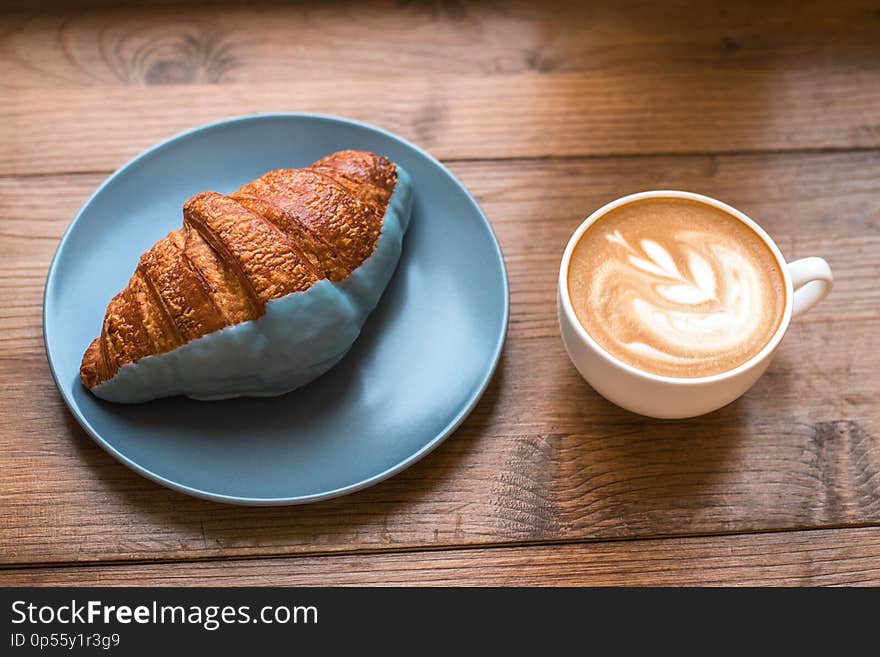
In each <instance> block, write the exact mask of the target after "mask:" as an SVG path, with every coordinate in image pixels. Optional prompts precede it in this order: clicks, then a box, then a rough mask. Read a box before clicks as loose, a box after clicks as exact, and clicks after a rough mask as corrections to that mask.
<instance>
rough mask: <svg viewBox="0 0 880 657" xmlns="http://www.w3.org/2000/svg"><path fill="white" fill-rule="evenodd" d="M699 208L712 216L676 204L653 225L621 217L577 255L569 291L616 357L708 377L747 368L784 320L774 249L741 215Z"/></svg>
mask: <svg viewBox="0 0 880 657" xmlns="http://www.w3.org/2000/svg"><path fill="white" fill-rule="evenodd" d="M633 205H638V203H635V204H633ZM695 205H696V206H697V207H698V208H703V207H706V208H708V210H709V213H710V216H708V217H701V216H699V213H697V215H698V216H697V218H696V219H695V218H694V217H692V216H689V215H687V214H683V213H682V212H681V210H682V208H681V207H677V208H673V210H676V212H674V213H673V214H672V215H670V216H665V215H666V214H668V213H661V214H663V216H662V217H659V218H658V217H654V219H652V220H651V221H646V220H645V218H644V217H643V216H641V215H640V214H635V215H633V213H632V212H630V213H621V212H620V211H619V210H618V211H615V212H613V213H611V214H610V215H608V216H607V217H606V218H603V219H602V220H601V221H600V222H599V223H598V224H597V225H596V226H595V227H594V228H592V229H590V230H589V231H588V232H587V234H586V235H585V236H584V238H582V240H581V242H579V243H578V245H577V248H576V249H575V253H574V254H573V258H572V265H571V269H570V275H569V291H570V293H571V296H572V303H573V305H574V306H575V312H576V313H577V315H578V319H580V320H581V322H582V323H583V324H584V327H585V328H586V329H587V331H588V332H589V333H590V334H591V335H592V336H593V337H594V338H596V339H597V341H598V342H599V343H600V345H601V346H602V347H603V348H605V349H607V350H608V351H609V352H610V353H612V354H613V355H615V356H618V357H620V358H621V359H622V360H624V361H625V362H628V363H630V364H633V365H635V366H636V367H641V368H644V369H647V370H649V371H653V372H656V373H660V374H668V375H672V376H704V375H705V374H706V371H707V369H715V370H719V371H723V369H729V368H730V366H735V364H739V363H741V362H745V361H746V360H748V358H750V357H751V356H752V355H754V353H757V351H759V350H760V348H761V347H762V346H763V345H764V344H766V342H767V341H768V340H769V339H770V337H771V336H772V334H773V332H774V331H775V327H776V326H777V325H778V321H779V315H780V314H781V308H782V304H781V302H780V299H781V298H783V297H782V296H781V285H782V283H781V276H779V275H778V266H777V265H776V264H775V260H774V258H773V256H772V254H771V253H770V251H769V249H767V247H766V246H765V245H764V244H763V242H762V241H761V240H760V238H758V237H757V235H755V234H754V233H753V232H752V231H751V230H750V229H749V228H748V227H746V226H745V225H744V224H741V223H740V222H739V221H738V220H736V219H734V218H733V217H730V216H728V215H726V214H723V213H720V211H718V210H715V209H714V208H709V206H703V205H702V204H695ZM627 208H628V206H623V208H621V209H622V210H626V209H627ZM651 209H652V210H655V211H656V210H657V208H651ZM685 209H688V210H693V209H694V208H690V207H686V208H685ZM711 213H719V214H722V216H723V217H724V219H726V225H725V224H723V223H721V222H720V221H719V218H718V217H716V216H711ZM631 215H632V216H631ZM615 219H616V220H615ZM627 219H628V220H627ZM658 219H663V220H662V221H660V220H658ZM699 219H702V220H703V221H705V222H708V223H706V225H705V226H704V225H702V224H701V223H700V221H699ZM720 227H723V230H720V231H719V228H720ZM582 247H583V248H582ZM582 265H583V266H582ZM774 273H776V274H777V276H776V277H775V278H774V277H773V274H774ZM722 367H723V369H722Z"/></svg>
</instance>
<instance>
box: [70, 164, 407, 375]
mask: <svg viewBox="0 0 880 657" xmlns="http://www.w3.org/2000/svg"><path fill="white" fill-rule="evenodd" d="M396 183H397V168H396V166H395V165H394V163H392V162H391V161H389V160H388V159H386V158H384V157H381V156H378V155H374V154H372V153H368V152H364V151H340V152H337V153H333V154H331V155H328V156H327V157H325V158H323V159H321V160H319V161H317V162H315V163H314V164H312V165H311V166H309V167H305V168H303V169H279V170H276V171H270V172H268V173H266V174H264V175H262V176H260V177H259V178H257V179H256V180H254V181H252V182H250V183H248V184H247V185H245V186H244V187H242V188H241V189H239V190H238V191H236V192H235V193H233V194H231V195H229V196H224V195H223V194H218V193H216V192H202V193H200V194H197V195H196V196H194V197H192V198H191V199H189V200H188V201H187V202H186V203H185V204H184V206H183V227H182V228H181V229H180V230H175V231H172V232H171V233H169V234H168V235H167V236H166V237H165V238H163V239H161V240H159V241H158V242H156V244H154V245H153V246H152V248H150V250H149V251H147V252H146V253H145V254H144V255H143V256H141V259H140V261H139V262H138V266H137V269H136V270H135V272H134V275H133V276H132V277H131V279H130V280H129V283H128V286H127V287H126V288H125V289H124V290H122V291H121V292H120V293H119V294H117V295H116V296H115V297H113V299H112V300H111V301H110V303H109V305H108V306H107V311H106V314H105V315H104V323H103V326H102V328H101V335H100V336H98V337H97V338H95V340H93V341H92V343H91V344H90V345H89V347H88V349H87V350H86V352H85V354H84V355H83V360H82V365H81V367H80V378H81V380H82V382H83V384H84V385H85V386H87V387H89V388H92V387H94V386H95V385H97V384H99V383H101V382H103V381H107V380H108V379H111V378H112V377H113V376H114V375H115V374H116V372H117V370H118V369H119V368H120V367H122V366H124V365H127V364H129V363H135V362H137V361H138V360H140V359H141V358H144V357H145V356H151V355H156V354H161V353H165V352H168V351H171V350H172V349H175V348H176V347H179V346H181V345H183V344H185V343H187V342H189V341H190V340H194V339H196V338H200V337H202V336H204V335H207V334H208V333H212V332H214V331H218V330H220V329H222V328H225V327H227V326H231V325H233V324H238V323H240V322H244V321H248V320H252V319H257V318H259V317H260V316H261V315H262V314H263V313H264V312H265V309H264V306H265V304H266V303H267V302H268V301H271V300H272V299H278V298H280V297H283V296H286V295H288V294H292V293H294V292H301V291H303V290H307V289H308V288H309V287H311V286H312V285H313V284H314V283H316V282H317V281H319V280H322V279H324V278H327V279H330V280H331V281H333V282H339V281H341V280H344V279H345V278H347V277H348V275H349V274H351V272H352V271H354V270H355V269H357V268H358V267H359V266H360V265H361V263H362V262H363V261H364V260H366V259H367V258H368V257H369V256H370V255H372V253H373V251H374V250H375V248H376V244H377V242H378V239H379V234H380V233H381V231H382V218H383V216H384V215H385V210H386V208H387V206H388V201H389V199H390V198H391V194H392V193H393V191H394V187H395V185H396Z"/></svg>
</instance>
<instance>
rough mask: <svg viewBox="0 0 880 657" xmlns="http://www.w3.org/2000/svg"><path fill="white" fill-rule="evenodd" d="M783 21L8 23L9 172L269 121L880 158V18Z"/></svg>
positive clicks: (52, 19)
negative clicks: (269, 116)
mask: <svg viewBox="0 0 880 657" xmlns="http://www.w3.org/2000/svg"><path fill="white" fill-rule="evenodd" d="M612 4H613V5H614V6H615V7H616V3H612ZM442 6H444V7H449V6H453V7H458V6H459V5H455V4H453V5H442ZM767 11H768V12H769V14H768V16H767V18H766V20H765V19H762V20H761V21H753V20H751V15H750V12H748V11H745V10H742V9H737V10H728V9H727V5H726V4H725V6H724V7H719V6H717V5H715V6H711V5H707V7H706V8H703V9H699V10H694V9H693V8H691V7H688V8H685V6H684V5H680V6H677V7H673V8H672V9H671V10H669V11H667V9H666V8H665V4H664V6H663V7H660V6H657V7H651V6H650V5H647V6H644V7H632V6H625V5H623V3H621V7H617V8H603V9H597V8H595V7H592V6H580V4H578V3H570V4H566V5H563V6H561V7H559V8H558V11H547V9H546V7H544V6H543V5H542V6H540V7H539V8H529V7H528V6H514V7H508V6H506V3H499V4H490V5H486V6H484V5H479V6H475V7H471V6H468V7H467V8H461V9H457V10H452V11H451V12H450V10H448V9H447V10H434V11H433V12H432V11H425V9H424V8H423V7H419V8H407V9H403V10H396V9H393V8H392V7H391V6H389V5H387V4H382V5H378V6H371V7H368V8H364V7H361V5H360V4H356V5H355V4H353V5H350V6H349V7H348V8H347V9H344V10H342V11H340V10H339V8H338V7H337V6H336V5H335V3H334V5H333V6H332V7H331V6H328V7H325V8H318V9H303V8H301V7H288V8H283V7H282V8H278V7H276V8H273V9H272V10H271V11H268V10H267V9H266V8H260V7H256V8H253V7H241V8H231V9H229V8H224V9H223V11H218V10H217V9H216V8H215V7H210V6H209V7H203V8H200V9H199V8H196V9H192V10H183V9H180V8H177V7H174V8H166V9H153V10H147V9H129V10H107V11H94V12H83V11H71V12H61V13H58V14H49V15H44V14H27V13H8V14H0V38H2V42H3V43H4V49H3V51H2V54H0V84H2V85H3V87H4V93H3V94H2V95H0V145H2V148H0V174H23V173H30V174H33V173H48V172H73V171H94V170H104V169H109V168H115V167H118V166H119V165H120V164H122V163H123V162H124V161H126V160H127V159H129V158H131V157H132V156H134V155H135V154H136V153H138V152H139V151H141V150H143V149H145V148H147V147H149V146H150V145H152V144H154V143H156V142H157V141H160V140H162V139H164V138H166V137H169V136H171V135H172V134H175V133H176V132H178V131H181V130H184V129H187V128H191V127H194V126H196V125H199V124H202V123H205V122H208V121H213V120H217V119H221V118H225V117H228V116H233V115H240V114H248V113H253V112H261V111H313V112H325V113H331V114H340V115H344V116H350V117H353V118H356V119H361V120H365V121H368V122H372V123H376V124H378V125H380V126H382V127H385V128H388V129H390V130H394V131H396V132H399V133H400V134H402V135H403V136H404V137H406V138H409V139H411V140H413V141H415V142H416V143H418V144H420V145H421V146H423V147H425V148H428V149H430V150H432V152H434V154H435V155H437V156H438V157H442V158H460V159H479V158H506V157H547V156H578V155H601V154H606V155H607V154H626V153H636V154H644V153H659V152H663V153H684V152H701V151H752V150H787V149H831V148H867V147H876V146H878V145H880V129H878V126H880V85H878V84H877V81H878V79H880V58H878V57H876V48H875V44H876V43H877V40H878V37H880V20H878V19H877V16H876V13H872V12H871V10H870V9H869V8H868V6H867V5H866V4H865V3H862V2H855V3H852V4H846V5H844V6H843V7H842V8H840V9H839V8H838V6H837V5H835V7H834V8H827V7H826V8H825V9H823V8H822V5H821V3H814V4H811V5H810V6H808V7H806V8H803V9H801V8H800V7H792V6H785V7H781V8H777V7H775V6H774V7H770V8H769V9H768V10H767ZM680 15H687V21H681V20H677V19H676V16H680ZM844 32H845V34H846V38H840V35H841V34H842V33H844ZM658 35H662V36H658ZM59 145H64V147H59Z"/></svg>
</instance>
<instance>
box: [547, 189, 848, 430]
mask: <svg viewBox="0 0 880 657" xmlns="http://www.w3.org/2000/svg"><path fill="white" fill-rule="evenodd" d="M648 199H656V200H661V201H662V200H665V199H670V200H682V201H689V202H693V203H696V204H698V205H702V206H707V207H708V208H711V209H714V210H713V211H721V212H723V213H724V214H725V215H728V216H729V217H732V218H733V219H735V220H737V221H739V222H741V223H742V224H743V225H744V226H745V227H747V228H748V229H750V233H753V234H754V235H755V236H757V240H760V242H758V241H757V240H755V241H756V243H763V245H765V246H766V249H767V250H768V251H769V253H770V254H771V255H770V256H768V260H769V261H771V262H774V263H775V265H776V267H778V277H779V285H778V286H776V287H775V288H773V289H775V290H776V291H775V292H773V294H776V295H779V296H780V297H781V298H777V299H776V302H777V308H778V316H777V317H776V319H775V320H774V322H775V323H774V324H773V325H772V327H771V328H770V329H768V332H767V333H766V336H767V337H766V341H765V342H763V343H762V344H763V346H760V348H757V346H756V353H754V354H753V355H750V356H749V357H748V358H747V359H746V360H744V362H740V363H737V364H735V366H732V367H730V369H726V370H723V371H715V372H710V373H708V374H706V375H697V376H689V375H685V376H680V375H669V374H664V373H657V371H653V372H652V371H648V368H645V367H640V366H638V365H637V363H638V361H634V362H635V363H636V364H634V362H625V360H624V359H623V358H622V357H620V355H619V354H615V353H612V350H611V349H609V348H608V347H607V346H606V347H603V346H602V344H600V342H599V340H597V338H596V337H595V336H594V335H591V333H590V331H588V330H587V328H585V326H584V323H583V322H582V321H581V319H579V316H578V314H577V313H576V312H575V308H574V306H573V303H572V296H571V292H570V280H569V272H570V267H571V263H572V255H573V253H574V252H575V249H576V247H577V246H578V244H579V243H580V242H581V240H582V238H583V237H584V235H585V234H586V233H587V231H589V230H590V229H591V227H594V226H595V225H596V224H597V222H599V220H600V219H603V218H604V217H607V216H608V215H609V213H612V211H618V212H619V211H620V209H622V208H623V207H624V206H627V207H638V206H635V205H631V204H635V203H636V202H641V201H646V200H648ZM618 235H619V234H618ZM622 243H624V242H622ZM643 243H644V242H643ZM624 244H625V246H626V248H627V249H629V251H632V252H633V253H635V250H634V249H633V248H632V247H631V246H630V245H629V244H628V243H624ZM648 246H652V247H653V248H656V247H655V246H654V243H649V244H648ZM649 250H650V249H649ZM661 256H662V254H661ZM663 258H666V259H667V261H669V262H670V267H674V264H672V261H671V259H670V258H668V257H667V256H662V257H661V258H659V259H660V264H661V265H662V264H663V262H664V260H663ZM634 260H635V261H637V262H644V259H643V258H636V257H635V256H634ZM713 262H715V261H714V260H713ZM644 266H645V268H650V263H648V264H645V265H644ZM702 268H703V269H705V265H703V266H702ZM697 269H700V268H699V267H697ZM774 269H775V268H774ZM659 273H660V274H663V272H662V271H661V272H659ZM738 276H740V275H739V274H737V277H738ZM709 277H710V279H711V278H712V277H711V275H710V276H709ZM737 277H732V278H734V279H735V280H737V281H738V280H739V279H738V278H737ZM612 280H613V279H612ZM711 282H712V283H713V284H714V279H712V281H711ZM832 284H833V277H832V274H831V268H830V267H829V266H828V263H827V262H825V261H824V260H823V259H821V258H817V257H808V258H803V259H800V260H795V261H793V262H786V261H785V259H784V258H783V256H782V253H781V252H780V250H779V247H777V246H776V244H775V243H774V242H773V240H772V239H771V238H770V236H769V235H768V234H767V233H766V232H765V231H764V230H763V229H762V228H761V227H760V226H759V225H758V224H757V223H756V222H755V221H753V220H752V219H750V218H749V217H747V216H746V215H745V214H743V213H742V212H740V211H739V210H737V209H736V208H733V207H731V206H729V205H727V204H726V203H722V202H721V201H718V200H716V199H713V198H710V197H708V196H703V195H701V194H694V193H690V192H682V191H669V190H657V191H648V192H641V193H638V194H631V195H629V196H624V197H622V198H619V199H617V200H615V201H612V202H610V203H608V204H606V205H604V206H602V207H601V208H599V209H598V210H596V211H595V212H594V213H593V214H591V215H590V216H589V217H587V219H586V220H584V222H583V223H582V224H581V225H580V226H579V227H578V228H577V230H575V232H574V233H573V234H572V236H571V238H570V239H569V241H568V245H567V246H566V248H565V252H564V253H563V256H562V263H561V265H560V269H559V284H558V295H557V313H558V317H559V325H560V330H561V333H562V339H563V342H564V344H565V348H566V351H567V352H568V355H569V357H570V358H571V361H572V363H573V364H574V366H575V367H576V368H577V370H578V372H579V373H580V374H581V376H582V377H583V378H584V379H585V380H586V381H587V383H589V384H590V386H592V387H593V388H594V389H595V390H596V391H597V392H598V393H599V394H600V395H602V396H603V397H605V398H606V399H608V400H609V401H611V402H613V403H615V404H617V405H618V406H620V407H622V408H624V409H627V410H629V411H632V412H634V413H639V414H641V415H646V416H650V417H655V418H685V417H693V416H697V415H702V414H704V413H709V412H711V411H714V410H716V409H718V408H721V407H722V406H725V405H726V404H728V403H730V402H732V401H734V400H735V399H737V398H738V397H740V396H741V395H742V394H743V393H745V392H746V391H747V390H748V389H749V388H750V387H751V386H752V385H753V384H754V383H755V382H756V381H757V379H758V378H759V377H760V376H761V374H763V373H764V371H765V370H766V369H767V367H768V365H769V364H770V362H771V360H772V359H773V356H774V354H775V353H776V350H777V349H778V347H779V344H780V342H781V341H782V337H783V336H784V335H785V332H786V331H787V330H788V327H789V324H790V323H791V320H792V319H793V318H794V317H797V316H799V315H801V314H803V313H805V312H806V311H807V310H809V309H810V308H812V307H813V306H814V305H815V304H817V303H818V302H819V301H821V300H822V299H824V298H825V297H826V296H827V295H828V293H829V292H830V291H831V287H832ZM655 287H656V286H655ZM666 287H667V288H669V289H674V287H675V286H666ZM678 287H681V286H678ZM764 293H765V294H767V293H766V291H765V292H764ZM743 294H744V293H742V294H740V297H737V298H741V297H742V295H743ZM609 296H610V297H612V298H610V299H609V298H608V297H609ZM603 299H604V301H603V303H607V304H611V305H612V307H613V304H614V303H617V300H615V299H614V298H613V295H606V297H603ZM624 301H625V297H622V298H621V300H620V303H624ZM697 301H699V299H698V300H697ZM643 305H644V304H643ZM740 315H742V313H741V312H740ZM645 316H646V317H648V318H650V317H651V315H650V314H646V315H645ZM661 319H662V318H661ZM649 321H650V320H649ZM722 323H723V321H722ZM639 346H640V347H644V345H641V344H640V345H639ZM645 348H647V347H645ZM652 353H657V354H658V358H662V357H663V356H662V354H661V352H659V351H657V352H652ZM684 362H687V361H684ZM661 371H662V370H661Z"/></svg>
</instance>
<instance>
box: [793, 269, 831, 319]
mask: <svg viewBox="0 0 880 657" xmlns="http://www.w3.org/2000/svg"><path fill="white" fill-rule="evenodd" d="M788 272H789V274H790V275H791V285H792V287H793V288H794V298H793V299H792V307H791V316H792V317H797V316H798V315H803V314H804V313H805V312H807V311H808V310H809V309H810V308H812V307H813V306H815V305H816V304H817V303H819V302H820V301H821V300H822V299H824V298H825V297H827V296H828V293H829V292H831V287H832V286H833V285H834V276H833V275H832V274H831V267H829V266H828V263H827V262H825V261H824V260H822V258H816V257H810V258H801V259H800V260H795V261H794V262H789V263H788Z"/></svg>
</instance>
